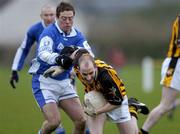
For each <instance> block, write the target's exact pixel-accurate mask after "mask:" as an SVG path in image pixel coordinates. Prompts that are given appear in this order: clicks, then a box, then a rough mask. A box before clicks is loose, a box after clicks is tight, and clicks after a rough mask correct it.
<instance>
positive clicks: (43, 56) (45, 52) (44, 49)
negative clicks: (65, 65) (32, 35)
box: [38, 33, 59, 65]
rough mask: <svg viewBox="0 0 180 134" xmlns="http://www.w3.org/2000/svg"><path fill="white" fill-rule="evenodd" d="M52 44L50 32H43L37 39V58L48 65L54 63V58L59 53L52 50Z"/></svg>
mask: <svg viewBox="0 0 180 134" xmlns="http://www.w3.org/2000/svg"><path fill="white" fill-rule="evenodd" d="M53 45H54V41H53V38H52V36H51V34H48V33H45V34H44V33H43V34H42V36H41V37H40V40H39V47H38V59H39V60H42V61H43V62H46V63H48V64H50V65H52V64H55V63H56V62H55V59H56V57H57V56H58V55H59V54H58V53H55V52H54V48H53Z"/></svg>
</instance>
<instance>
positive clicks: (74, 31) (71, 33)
mask: <svg viewBox="0 0 180 134" xmlns="http://www.w3.org/2000/svg"><path fill="white" fill-rule="evenodd" d="M55 26H56V28H57V29H58V31H59V32H60V33H62V34H63V36H64V37H73V36H76V35H77V32H76V30H75V28H74V27H72V29H71V32H70V34H68V35H66V34H65V33H64V32H63V31H62V30H61V29H60V27H59V25H58V23H57V21H56V22H55Z"/></svg>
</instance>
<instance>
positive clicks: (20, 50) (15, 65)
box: [12, 35, 27, 71]
mask: <svg viewBox="0 0 180 134" xmlns="http://www.w3.org/2000/svg"><path fill="white" fill-rule="evenodd" d="M26 41H27V35H25V37H24V40H23V42H22V43H21V45H20V47H19V48H18V50H17V52H16V55H15V58H14V61H13V65H12V70H16V71H17V70H18V65H19V61H20V60H21V57H22V53H23V49H24V48H25V47H26V44H27V43H26Z"/></svg>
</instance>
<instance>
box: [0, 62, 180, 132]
mask: <svg viewBox="0 0 180 134" xmlns="http://www.w3.org/2000/svg"><path fill="white" fill-rule="evenodd" d="M160 67H161V65H160V64H158V65H156V66H155V74H154V89H153V91H152V92H151V93H145V92H144V91H143V90H142V87H141V85H142V84H141V76H142V74H141V68H140V66H139V65H131V66H126V67H124V68H122V70H121V72H120V77H121V78H122V79H123V81H124V83H125V85H126V90H127V94H128V96H129V97H132V96H133V97H136V98H138V99H139V100H140V101H142V102H144V103H146V104H147V105H148V106H149V107H150V109H152V108H153V107H154V106H156V105H157V104H158V103H159V101H160V98H161V86H160V85H159V81H160ZM10 73H11V72H10V68H7V67H1V68H0V81H1V82H0V83H1V84H0V85H1V88H0V91H1V92H0V134H12V133H13V134H37V132H38V129H39V128H40V127H41V123H42V121H43V117H42V114H41V111H40V110H39V108H38V106H37V105H36V102H35V100H34V97H33V95H32V90H31V76H30V75H29V74H27V69H24V70H23V71H21V72H20V73H19V75H20V79H19V83H18V84H17V88H16V89H12V88H11V87H10V85H9V77H10ZM77 85H78V93H79V95H80V98H81V100H82V96H83V90H82V89H83V87H82V85H81V84H80V83H79V82H77ZM61 114H62V123H63V126H64V128H65V129H66V133H67V134H70V133H71V131H72V123H71V121H70V120H69V118H68V117H67V116H66V115H65V113H64V112H62V111H61ZM179 115H180V110H179V108H177V110H176V111H175V114H174V118H173V119H172V120H168V119H167V116H164V117H163V118H162V119H161V120H160V121H159V122H158V124H157V125H156V126H155V127H153V129H152V131H151V133H152V134H178V133H179V132H180V126H179V122H180V118H179ZM146 117H147V116H143V115H139V120H138V125H139V126H140V127H141V126H142V123H143V122H144V120H145V119H146ZM110 133H111V134H117V133H118V131H117V128H116V125H114V124H112V123H110V122H107V123H106V125H105V128H104V134H110Z"/></svg>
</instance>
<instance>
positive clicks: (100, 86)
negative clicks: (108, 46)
mask: <svg viewBox="0 0 180 134" xmlns="http://www.w3.org/2000/svg"><path fill="white" fill-rule="evenodd" d="M95 64H96V66H97V68H98V71H97V76H96V78H95V79H94V82H93V83H92V84H88V83H87V82H86V80H85V79H83V77H82V75H81V74H80V72H79V70H78V68H77V67H74V71H75V73H76V75H77V77H78V79H79V80H80V81H81V82H82V83H83V85H84V86H85V92H89V91H92V90H96V91H99V92H101V93H102V94H103V96H104V97H105V99H106V100H107V101H108V102H109V103H111V104H113V105H121V102H122V100H123V96H125V95H126V91H125V86H124V84H123V82H122V80H121V79H120V78H119V77H118V75H117V73H116V71H115V70H114V69H113V68H112V67H111V66H110V65H107V64H106V63H105V62H103V61H101V60H95Z"/></svg>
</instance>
